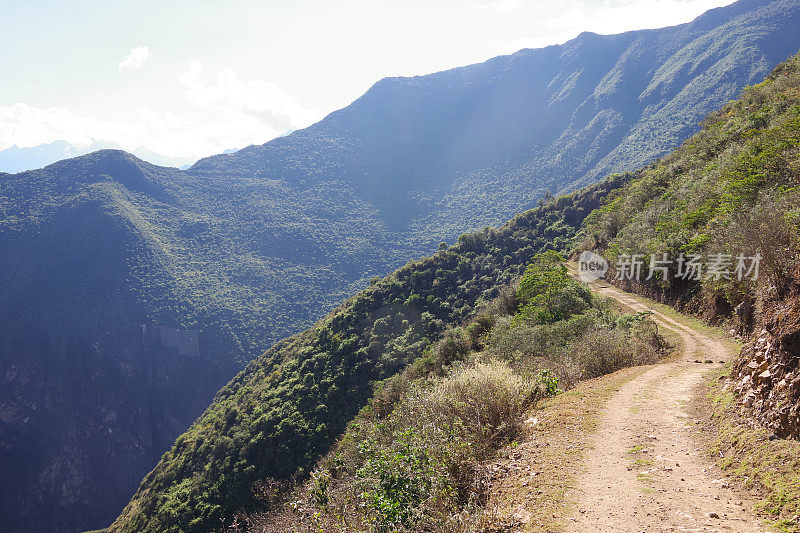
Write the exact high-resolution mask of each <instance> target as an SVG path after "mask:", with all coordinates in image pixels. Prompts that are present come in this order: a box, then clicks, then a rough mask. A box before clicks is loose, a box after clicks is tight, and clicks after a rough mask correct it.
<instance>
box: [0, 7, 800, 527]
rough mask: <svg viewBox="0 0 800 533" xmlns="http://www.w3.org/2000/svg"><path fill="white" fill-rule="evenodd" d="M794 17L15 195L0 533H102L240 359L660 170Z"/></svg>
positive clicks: (120, 155)
mask: <svg viewBox="0 0 800 533" xmlns="http://www.w3.org/2000/svg"><path fill="white" fill-rule="evenodd" d="M798 13H800V7H798V2H797V1H790V0H776V1H773V2H768V1H760V2H755V1H740V2H737V3H736V4H733V5H731V6H728V7H725V8H721V9H717V10H713V11H711V12H709V13H708V14H706V15H704V16H702V17H700V18H698V19H697V20H696V21H694V22H692V23H690V24H685V25H681V26H677V27H674V28H665V29H660V30H647V31H639V32H630V33H626V34H622V35H617V36H599V35H594V34H582V35H581V36H579V37H578V38H576V39H574V40H572V41H569V42H568V43H565V44H563V45H558V46H552V47H548V48H545V49H540V50H524V51H521V52H519V53H517V54H512V55H510V56H505V57H501V58H496V59H494V60H490V61H488V62H486V63H483V64H481V65H473V66H470V67H464V68H461V69H453V70H450V71H447V72H443V73H438V74H433V75H429V76H419V77H414V78H389V79H386V80H383V81H381V82H379V83H378V84H376V86H375V87H374V88H373V89H372V90H370V91H368V93H367V94H365V95H364V96H363V97H362V98H360V99H359V100H357V101H356V102H354V103H353V104H352V105H351V106H349V107H348V108H346V109H344V110H341V111H338V112H335V113H333V114H331V115H330V116H329V117H327V118H326V119H325V120H323V121H321V122H320V123H319V124H317V125H314V126H312V127H310V128H307V129H306V130H301V131H298V132H295V133H293V134H291V135H289V136H286V137H283V138H279V139H276V140H274V141H271V142H270V143H267V144H266V145H263V146H257V147H250V148H247V149H245V150H242V151H240V152H238V153H236V154H232V155H224V156H215V157H212V158H208V159H206V160H203V161H200V162H198V163H197V164H196V165H195V166H194V167H192V168H191V169H189V170H188V171H179V170H177V169H171V168H166V167H158V166H155V165H150V164H148V163H145V162H143V161H141V160H138V159H137V158H135V157H133V156H131V155H129V154H126V153H124V152H121V151H114V150H108V151H101V152H96V153H93V154H89V155H86V156H83V157H79V158H75V159H71V160H66V161H61V162H59V163H56V164H54V165H50V166H48V167H46V168H44V169H40V170H36V171H30V172H26V173H21V174H0V249H2V250H3V254H0V289H2V290H1V291H0V317H1V318H2V320H0V376H3V377H2V379H3V381H2V388H1V389H0V394H2V397H3V399H2V402H3V405H2V411H0V412H1V413H2V416H0V432H2V434H3V441H4V442H7V443H9V447H8V448H7V449H4V450H3V451H2V452H0V466H2V467H3V470H4V471H6V472H13V475H8V476H4V477H3V480H2V487H0V492H2V493H3V494H10V495H13V496H14V498H3V502H7V504H8V508H7V509H6V508H5V507H4V508H2V509H0V519H1V520H3V521H4V522H0V527H2V528H3V529H5V530H11V531H14V530H20V529H23V530H25V531H30V530H44V531H72V530H75V529H78V528H82V527H95V526H100V525H105V524H107V523H108V521H110V520H111V519H112V518H113V516H114V515H115V514H116V513H117V512H118V510H119V508H120V507H121V506H122V505H123V504H124V502H125V501H126V500H127V499H128V495H130V494H131V493H132V492H133V491H134V489H135V486H136V480H137V479H141V476H142V475H144V473H145V472H146V471H147V469H148V468H150V467H151V466H152V465H153V464H155V462H156V460H157V458H158V457H159V456H160V455H161V453H162V452H163V451H164V450H165V449H167V447H168V445H169V443H170V442H171V441H172V439H173V438H174V436H176V435H177V434H178V433H179V432H180V431H181V430H182V429H183V428H185V427H186V426H188V425H189V423H190V422H191V421H192V420H193V419H194V417H195V416H197V415H198V414H199V413H201V411H202V409H203V407H205V406H206V405H207V401H208V400H209V399H210V398H211V396H212V395H213V392H214V391H216V390H218V388H219V386H221V385H222V384H223V383H224V382H225V381H226V380H228V379H229V378H230V376H232V375H234V374H235V372H236V371H238V370H240V369H241V368H242V366H243V365H244V364H245V363H246V362H247V361H249V360H251V359H252V358H253V357H255V356H257V355H258V354H260V353H261V352H262V351H263V350H264V349H265V348H266V347H268V346H270V345H271V344H272V343H273V342H275V341H278V340H279V339H281V338H284V337H286V336H288V335H290V334H293V333H296V332H298V331H300V330H302V329H303V328H304V327H307V326H308V325H310V324H311V323H312V322H313V321H314V320H315V319H316V318H318V317H320V316H322V315H323V314H324V313H325V311H327V310H329V309H331V308H333V307H334V306H335V305H336V304H337V303H338V302H341V301H342V300H344V299H345V298H346V297H348V296H350V295H352V294H354V293H356V292H357V291H358V290H360V289H362V288H363V287H364V286H366V285H367V283H368V280H369V279H370V278H372V277H374V276H378V275H384V274H386V273H388V272H390V271H392V270H393V269H395V268H397V267H399V266H400V265H402V264H405V263H406V262H407V261H408V260H409V259H410V258H413V257H420V256H423V255H425V254H429V253H432V252H433V251H435V250H436V248H437V246H438V244H439V243H440V242H441V241H445V242H453V240H454V239H455V238H456V237H457V236H458V235H460V234H462V233H463V232H465V231H470V230H475V229H479V228H483V227H485V226H490V225H495V224H499V223H502V222H503V221H505V220H507V219H509V218H511V216H513V215H514V214H516V213H518V212H522V211H525V210H526V209H529V208H531V207H533V206H534V205H536V202H537V201H538V200H539V199H540V198H541V197H542V196H543V193H544V191H545V190H547V189H549V190H550V191H552V192H559V191H563V190H569V189H571V188H576V187H577V186H578V185H579V184H581V183H584V182H588V181H593V180H596V179H597V178H598V177H600V176H602V175H603V173H604V172H606V171H607V170H609V169H624V168H633V167H634V166H636V165H639V164H640V163H641V162H643V161H648V160H650V159H652V158H653V157H656V156H658V155H659V154H662V153H664V152H665V151H666V150H668V149H669V148H670V147H671V146H673V145H674V144H677V143H678V142H679V141H680V140H682V139H683V138H685V137H686V136H688V135H689V134H690V133H691V132H692V131H693V130H694V128H695V127H696V123H697V122H698V121H699V119H700V118H701V117H702V116H703V115H705V113H706V112H708V111H710V110H711V109H714V108H716V107H717V106H719V105H721V104H722V103H723V102H725V101H726V100H728V99H730V98H731V97H733V96H734V95H735V94H737V92H738V90H739V89H740V88H741V87H743V86H744V85H747V84H751V83H754V82H755V81H758V80H760V79H761V78H762V77H763V76H764V75H765V74H766V72H768V71H769V69H770V68H771V67H772V66H773V65H774V64H776V63H777V62H778V61H780V60H782V59H784V58H785V57H786V56H788V55H789V54H790V53H792V52H794V51H796V48H797V42H796V41H797V39H796V37H797V35H796V28H797V27H798V26H800V20H798V16H799V15H798ZM629 165H630V167H629ZM176 331H177V332H178V333H175V332H176ZM181 339H183V340H181ZM56 361H57V362H58V364H54V362H56ZM86 383H91V384H92V386H91V387H89V388H90V389H91V392H90V393H88V394H85V393H84V387H85V384H86ZM35 384H39V385H35ZM122 391H127V392H122ZM137 391H138V393H137ZM142 391H146V392H142ZM54 406H57V407H54ZM44 427H50V428H52V431H48V432H44V431H42V428H44ZM11 464H15V465H19V464H22V465H25V467H24V468H18V467H14V468H11V467H7V466H6V465H11ZM41 479H45V480H46V483H42V482H40V480H41ZM98 480H104V481H103V482H100V481H98ZM105 481H108V483H109V485H105V484H104V483H105ZM20 502H23V503H24V505H21V504H20Z"/></svg>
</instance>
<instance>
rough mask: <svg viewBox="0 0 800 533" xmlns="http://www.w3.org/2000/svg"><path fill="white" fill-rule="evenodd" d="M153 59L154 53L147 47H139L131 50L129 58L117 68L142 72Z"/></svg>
mask: <svg viewBox="0 0 800 533" xmlns="http://www.w3.org/2000/svg"><path fill="white" fill-rule="evenodd" d="M151 57H153V52H151V51H150V48H148V47H147V46H137V47H136V48H131V51H130V53H129V54H128V57H126V58H125V59H124V60H123V61H122V62H121V63H120V64H119V65H117V68H118V69H120V70H140V69H141V68H142V67H143V66H144V64H145V63H146V62H147V60H148V59H150V58H151Z"/></svg>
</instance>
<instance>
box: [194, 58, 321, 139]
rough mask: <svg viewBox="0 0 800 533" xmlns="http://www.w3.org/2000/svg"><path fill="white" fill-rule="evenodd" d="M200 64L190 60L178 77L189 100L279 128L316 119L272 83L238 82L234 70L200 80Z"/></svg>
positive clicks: (300, 125)
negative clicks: (207, 82) (213, 80)
mask: <svg viewBox="0 0 800 533" xmlns="http://www.w3.org/2000/svg"><path fill="white" fill-rule="evenodd" d="M202 77H203V65H202V64H201V63H200V62H199V61H192V62H191V63H189V67H188V69H187V70H186V72H184V73H183V74H182V75H181V77H180V83H181V85H182V86H183V89H184V94H185V95H186V98H188V99H189V101H190V102H192V103H194V104H195V105H198V106H200V107H203V108H212V109H215V110H217V111H219V112H221V113H223V114H225V115H227V116H229V117H236V118H238V119H246V118H249V119H255V120H260V121H262V122H264V124H265V125H267V126H270V127H272V128H278V129H280V130H289V129H297V128H302V127H305V126H308V125H309V124H312V123H313V122H315V121H316V120H318V119H319V118H320V117H319V114H318V113H317V112H315V111H312V110H309V109H306V108H304V107H303V106H302V105H301V104H300V102H298V101H297V99H296V98H295V97H293V96H292V95H291V94H289V93H287V92H286V91H284V90H282V89H281V88H280V87H278V86H277V85H275V84H274V83H272V82H269V81H264V80H262V79H258V80H248V81H242V80H240V79H239V77H238V76H237V74H236V72H234V71H233V70H231V69H228V68H226V69H223V70H221V71H219V73H218V74H217V79H216V83H215V84H213V85H205V84H203V82H202Z"/></svg>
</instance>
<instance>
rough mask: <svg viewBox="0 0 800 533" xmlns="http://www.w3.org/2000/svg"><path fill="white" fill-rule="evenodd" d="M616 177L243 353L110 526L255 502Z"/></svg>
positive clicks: (197, 517)
mask: <svg viewBox="0 0 800 533" xmlns="http://www.w3.org/2000/svg"><path fill="white" fill-rule="evenodd" d="M625 179H626V178H624V177H617V178H614V179H612V180H610V181H605V182H603V183H601V184H599V185H597V186H593V187H590V188H588V189H585V190H583V191H581V192H580V193H576V194H575V195H571V196H565V197H562V198H559V199H558V200H555V201H553V202H551V203H549V204H548V205H546V206H543V207H539V208H536V209H534V210H532V211H530V212H527V213H525V214H522V215H519V216H518V217H516V218H515V219H514V220H512V221H511V222H509V223H507V224H506V225H504V226H502V227H501V228H499V229H496V230H495V229H486V230H485V231H483V232H479V233H474V234H465V235H462V236H461V237H460V238H459V240H458V243H457V244H456V245H454V246H452V247H450V248H449V249H447V250H443V251H440V252H439V253H437V254H436V255H434V256H432V257H429V258H427V259H423V260H421V261H414V262H411V263H409V264H408V265H406V266H404V267H403V268H401V269H399V270H397V271H396V272H395V273H393V274H392V275H390V276H388V277H386V278H384V279H383V280H380V281H375V282H374V283H372V284H371V285H370V287H369V288H367V289H366V290H364V291H363V292H362V293H360V294H359V295H358V296H356V297H354V298H352V299H350V300H348V301H347V302H346V303H345V304H343V305H342V306H341V307H339V308H338V309H336V310H335V311H333V312H332V313H331V314H330V315H329V316H328V317H326V318H325V319H323V320H322V321H320V322H319V323H318V324H316V325H315V326H314V327H313V328H311V329H310V330H308V331H306V332H304V333H302V334H300V335H296V336H294V337H292V338H290V339H288V340H285V341H282V342H281V343H278V344H277V345H276V346H275V347H273V348H271V349H270V350H268V351H267V352H266V353H265V354H264V355H262V356H260V357H259V358H258V359H256V360H255V361H253V362H252V363H250V364H249V365H248V367H247V368H246V369H245V370H244V371H243V372H242V373H241V374H239V375H238V376H237V377H235V378H234V379H233V380H232V381H231V382H230V383H229V384H228V385H227V386H226V387H225V388H224V389H222V390H221V391H220V392H219V394H218V395H217V397H216V398H215V401H214V403H213V404H212V406H211V407H210V408H209V409H208V410H207V411H206V412H205V414H203V416H201V417H200V418H199V419H198V420H197V421H196V422H195V424H194V425H193V426H192V428H191V429H190V430H189V431H188V432H187V433H185V434H184V435H182V436H181V437H179V438H178V440H177V441H176V443H175V446H173V448H172V449H171V450H170V451H169V452H167V453H166V454H165V455H164V457H163V458H162V459H161V461H160V462H159V464H158V465H157V466H156V468H155V470H153V472H151V473H150V474H149V475H148V476H147V477H146V478H145V479H144V481H143V482H142V485H141V487H140V488H139V491H138V492H137V493H136V495H135V496H134V498H133V500H132V501H131V503H130V504H129V505H128V507H127V508H126V509H125V511H123V513H122V515H121V516H120V518H119V519H118V520H117V521H116V522H115V524H114V526H112V528H111V529H112V530H113V531H187V530H192V531H205V530H208V529H209V528H211V527H212V526H215V525H216V524H218V523H219V521H220V519H224V518H228V517H230V516H232V514H233V513H234V512H235V511H237V510H239V509H240V508H245V509H246V508H248V507H251V506H253V505H255V504H256V501H255V500H254V497H253V493H252V484H253V483H254V482H256V481H258V480H260V479H263V478H265V477H274V478H284V479H285V478H288V477H290V476H293V475H297V474H300V475H302V473H303V472H308V470H309V469H310V468H311V467H312V466H313V464H314V462H315V460H316V458H317V457H318V456H319V454H321V453H324V452H325V451H326V450H327V448H328V447H329V446H330V444H331V443H332V442H333V441H334V439H335V438H336V437H337V436H338V435H340V434H341V433H342V431H343V430H344V427H345V425H346V424H347V422H348V421H349V420H350V419H352V418H353V417H354V416H355V415H356V413H358V411H359V409H361V407H363V406H364V405H365V404H366V402H367V400H368V399H369V398H370V396H371V395H372V393H373V386H374V384H375V382H377V381H380V380H383V379H385V378H388V377H390V376H392V375H394V374H395V373H397V372H398V371H399V370H401V369H402V368H403V367H404V366H405V365H407V364H408V363H410V362H412V361H414V360H415V359H417V358H418V357H419V356H420V355H421V354H422V353H423V352H424V351H425V350H426V349H427V348H428V347H429V346H430V345H431V343H433V342H435V341H437V340H438V339H439V338H440V337H441V335H442V334H443V333H444V331H445V329H446V328H447V326H448V325H451V324H458V323H460V322H461V321H463V320H466V319H468V318H470V317H471V316H472V315H473V313H474V312H475V310H476V308H477V306H478V305H479V304H480V302H482V301H488V300H490V299H492V298H494V297H495V296H497V294H498V293H499V291H500V289H501V288H502V287H503V286H504V285H507V284H509V283H511V282H512V281H513V280H514V279H515V278H516V277H517V276H519V274H520V273H521V272H522V270H524V268H525V266H526V265H527V263H528V262H529V261H530V260H531V259H532V258H533V256H534V255H535V254H536V253H538V252H540V251H542V250H547V249H556V250H566V249H568V248H569V246H570V244H571V238H572V236H573V235H574V232H575V230H576V228H577V227H578V225H579V224H580V223H581V221H582V220H583V217H584V216H585V215H586V214H588V213H589V212H590V211H591V210H592V209H594V208H595V207H597V206H599V205H600V204H601V203H602V202H603V200H604V199H605V198H606V196H607V195H608V194H609V192H610V191H613V190H614V189H615V188H617V187H619V185H620V184H621V183H623V182H624V180H625Z"/></svg>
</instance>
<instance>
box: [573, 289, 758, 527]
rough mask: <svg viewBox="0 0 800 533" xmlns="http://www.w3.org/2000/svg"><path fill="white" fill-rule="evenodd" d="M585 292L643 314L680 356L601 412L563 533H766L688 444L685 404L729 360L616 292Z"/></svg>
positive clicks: (699, 335)
mask: <svg viewBox="0 0 800 533" xmlns="http://www.w3.org/2000/svg"><path fill="white" fill-rule="evenodd" d="M592 289H593V290H595V291H596V292H598V293H600V294H603V295H605V296H609V297H611V298H614V299H615V300H617V301H619V302H621V303H622V304H624V305H626V306H628V307H630V308H632V309H633V310H635V311H650V312H652V318H653V320H655V321H656V322H657V323H658V324H659V326H661V327H663V328H666V329H668V330H670V331H672V332H674V333H675V334H677V335H678V336H680V338H681V339H682V341H683V344H684V352H683V354H682V356H681V357H680V358H679V359H677V360H671V361H667V362H663V363H659V364H656V365H653V366H652V367H651V368H650V369H649V370H647V371H646V372H644V373H643V374H641V375H640V376H638V377H636V378H634V379H633V380H631V381H630V382H628V383H627V384H625V385H624V386H623V387H622V388H621V389H620V390H619V391H618V392H616V393H615V394H614V396H612V397H611V399H610V400H609V401H608V402H607V404H606V405H605V407H604V409H603V415H602V417H601V419H600V421H599V425H598V428H597V432H596V433H595V435H594V436H593V437H592V439H591V441H590V445H589V447H588V449H587V453H586V454H585V459H584V471H583V473H582V474H581V475H580V477H579V478H578V480H577V488H578V493H579V497H578V499H577V501H578V505H577V510H576V512H575V514H574V516H573V517H572V519H571V520H570V521H568V524H570V525H569V527H568V530H569V531H573V532H576V533H577V532H580V533H585V532H595V531H596V532H604V533H605V532H614V531H624V532H644V531H646V532H656V531H720V532H723V531H724V532H732V531H733V532H741V533H753V532H759V531H765V528H764V527H763V526H761V525H760V522H759V521H758V520H757V519H756V518H755V517H754V516H753V514H752V512H751V511H750V509H752V502H751V501H749V500H748V499H747V498H746V497H744V496H742V495H740V494H739V493H737V492H736V491H734V489H732V488H731V487H729V486H728V484H727V483H726V481H725V478H724V476H723V475H722V473H721V472H720V471H719V469H718V468H716V467H715V466H714V465H713V464H711V462H710V461H709V460H708V458H707V456H706V455H705V454H704V452H703V450H702V449H699V448H698V445H697V443H696V442H695V441H694V440H693V438H692V432H693V431H694V430H693V429H692V427H691V426H692V424H693V423H694V420H693V417H692V415H691V411H690V406H689V403H690V401H691V399H692V395H693V393H694V391H695V389H696V388H697V386H698V385H700V384H701V383H702V381H703V378H704V376H705V375H706V374H707V373H708V372H709V371H710V370H712V369H714V368H718V367H719V366H721V364H722V363H723V362H725V361H727V360H728V359H729V358H730V357H732V355H733V354H732V353H731V350H730V349H729V348H727V347H726V346H725V345H724V344H723V343H722V342H720V341H718V340H716V339H715V338H713V337H712V336H710V335H708V334H707V333H704V332H702V331H698V330H695V329H693V328H691V327H689V326H687V325H685V324H682V323H680V322H678V321H676V320H674V319H672V318H670V317H669V316H666V315H665V314H663V313H661V312H659V311H657V310H656V309H653V308H650V307H648V306H647V305H645V304H643V303H641V302H640V301H639V300H637V299H636V298H634V297H632V296H631V295H629V294H626V293H625V292H623V291H621V290H618V289H616V288H614V287H610V286H606V285H604V284H597V285H595V286H593V287H592ZM696 360H699V361H702V362H701V363H697V362H695V361H696ZM706 361H713V363H707V362H706Z"/></svg>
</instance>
